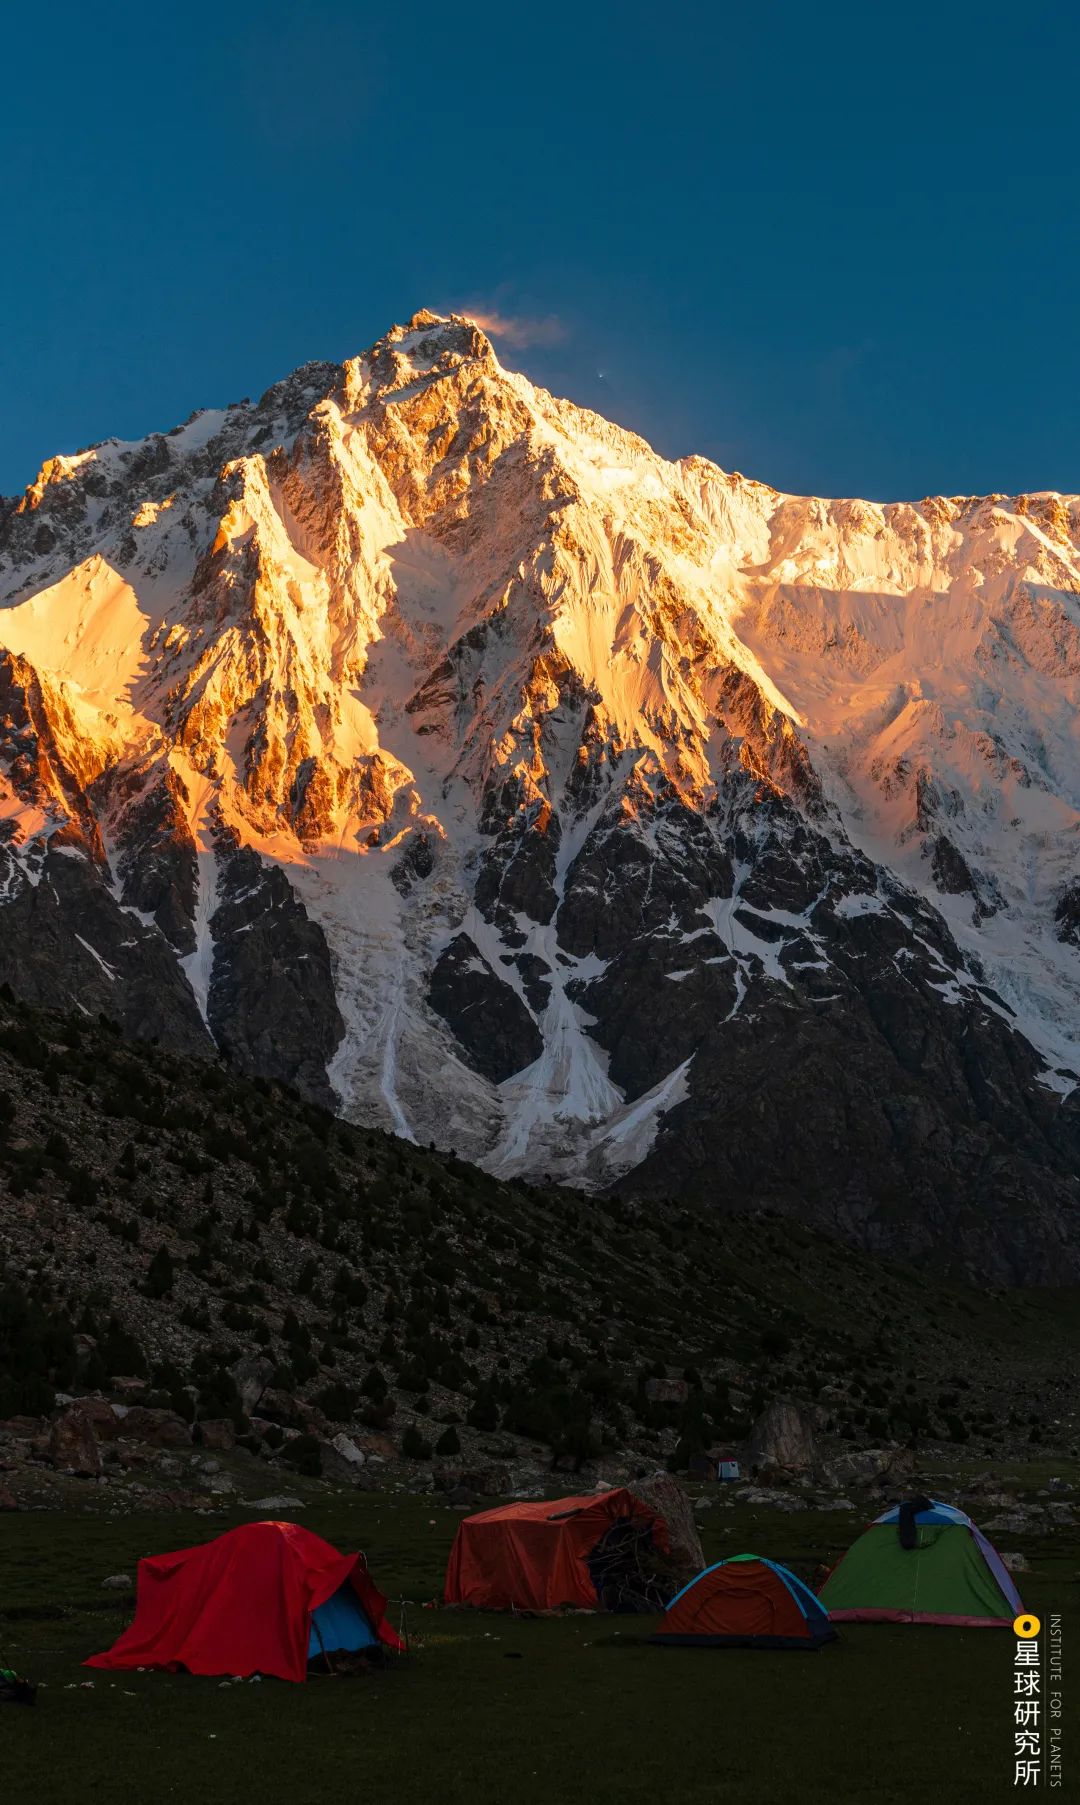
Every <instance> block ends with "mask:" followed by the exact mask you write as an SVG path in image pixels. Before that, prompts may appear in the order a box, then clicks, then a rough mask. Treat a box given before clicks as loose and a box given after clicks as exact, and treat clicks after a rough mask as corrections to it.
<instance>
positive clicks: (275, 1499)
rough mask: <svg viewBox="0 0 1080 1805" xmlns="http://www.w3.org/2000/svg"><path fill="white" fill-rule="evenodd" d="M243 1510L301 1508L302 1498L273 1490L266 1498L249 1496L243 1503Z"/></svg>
mask: <svg viewBox="0 0 1080 1805" xmlns="http://www.w3.org/2000/svg"><path fill="white" fill-rule="evenodd" d="M244 1508H245V1510H303V1508H304V1500H303V1499H302V1498H292V1497H290V1496H289V1494H288V1493H286V1492H273V1493H271V1495H270V1497H268V1498H249V1499H247V1500H246V1502H245V1505H244Z"/></svg>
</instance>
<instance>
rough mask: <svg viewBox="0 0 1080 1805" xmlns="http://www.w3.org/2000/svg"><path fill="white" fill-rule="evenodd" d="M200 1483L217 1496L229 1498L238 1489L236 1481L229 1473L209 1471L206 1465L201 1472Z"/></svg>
mask: <svg viewBox="0 0 1080 1805" xmlns="http://www.w3.org/2000/svg"><path fill="white" fill-rule="evenodd" d="M199 1484H200V1485H201V1486H203V1487H204V1488H205V1490H206V1491H208V1492H212V1493H213V1495H214V1497H215V1498H218V1497H221V1498H229V1497H231V1496H232V1494H233V1493H234V1492H235V1490H236V1481H235V1480H234V1479H230V1478H229V1475H228V1473H220V1472H213V1473H209V1472H207V1470H206V1468H205V1467H204V1468H203V1470H202V1471H201V1472H200V1474H199Z"/></svg>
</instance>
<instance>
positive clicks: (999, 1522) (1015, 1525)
mask: <svg viewBox="0 0 1080 1805" xmlns="http://www.w3.org/2000/svg"><path fill="white" fill-rule="evenodd" d="M983 1528H984V1529H993V1530H995V1531H996V1530H999V1529H1007V1530H1009V1531H1010V1532H1011V1534H1013V1535H1030V1534H1031V1531H1032V1529H1033V1528H1034V1520H1033V1518H1032V1516H1031V1513H1030V1511H1021V1510H1020V1509H1018V1508H1017V1509H1014V1510H1010V1511H1004V1512H1003V1513H1002V1515H1001V1516H1000V1517H991V1519H990V1521H989V1523H984V1524H983Z"/></svg>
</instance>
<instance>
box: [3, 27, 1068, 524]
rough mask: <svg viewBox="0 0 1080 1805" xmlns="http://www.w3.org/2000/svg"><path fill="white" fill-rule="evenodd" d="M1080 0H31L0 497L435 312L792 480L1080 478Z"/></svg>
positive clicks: (6, 163)
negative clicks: (814, 0)
mask: <svg viewBox="0 0 1080 1805" xmlns="http://www.w3.org/2000/svg"><path fill="white" fill-rule="evenodd" d="M1078 17H1080V15H1078V13H1077V9H1076V8H1075V7H1071V6H1068V5H1066V4H1065V0H1059V3H1058V4H1055V5H1040V4H1038V3H1037V0H1036V3H1035V4H1032V3H1030V0H1029V3H1028V4H1026V5H1024V6H1019V7H1018V6H1016V5H1015V3H1010V4H1009V5H1007V6H1006V5H999V4H996V3H991V4H983V5H978V6H976V5H973V4H966V3H961V4H955V3H951V0H938V3H937V4H934V5H927V4H925V3H924V0H914V3H910V0H909V3H906V4H904V5H902V6H901V5H890V4H880V5H877V6H868V5H866V4H865V3H864V4H859V5H855V4H838V5H830V4H828V3H827V0H825V3H824V4H821V5H818V6H809V5H806V4H805V3H800V4H797V5H796V4H788V3H787V0H773V3H772V4H770V5H759V6H751V5H749V4H747V3H746V0H741V3H740V4H739V5H737V6H729V5H726V4H723V3H722V0H712V3H708V4H699V3H698V0H681V4H678V5H673V6H668V7H663V6H657V5H656V4H655V0H650V4H647V5H646V4H643V3H641V0H620V3H619V4H598V3H595V0H578V3H576V4H572V5H560V6H548V7H544V6H540V7H536V6H529V7H525V6H507V5H506V4H505V0H504V4H503V5H501V6H499V7H493V6H491V5H489V4H487V3H486V0H480V3H479V4H466V5H452V4H450V3H449V0H442V3H441V4H431V3H430V0H414V3H413V4H411V5H409V6H407V7H397V6H388V5H387V6H380V7H378V8H375V7H372V6H368V5H367V4H359V3H358V4H347V3H346V0H324V3H323V4H319V3H318V0H316V4H314V5H303V4H296V3H293V4H283V3H280V0H261V3H260V4H259V5H255V6H248V7H240V8H232V9H226V8H223V7H220V6H219V5H213V6H211V5H206V4H203V3H202V0H187V3H185V4H183V5H180V4H177V5H174V6H168V7H162V6H159V7H158V8H157V9H155V8H153V7H152V6H145V5H144V6H138V7H136V6H131V5H127V4H124V3H123V0H121V3H119V4H106V5H105V6H102V7H94V6H88V5H86V4H85V0H82V3H81V4H79V5H74V4H71V0H55V3H54V4H52V5H51V6H49V7H46V8H41V7H38V8H32V7H21V8H18V9H9V10H8V13H7V16H6V18H5V26H4V41H3V54H4V62H5V68H6V81H5V84H4V104H3V106H2V107H0V155H2V168H3V180H4V189H5V197H4V222H5V224H4V239H3V253H2V255H3V265H4V271H3V275H2V276H0V409H2V418H0V491H4V492H7V493H9V494H10V493H14V492H17V491H18V490H19V489H21V488H22V486H23V485H24V484H25V483H26V482H27V481H28V480H29V479H30V478H31V477H32V476H33V474H34V473H35V471H36V470H37V468H38V466H39V464H40V463H41V460H42V459H43V458H44V457H46V456H48V455H50V454H51V453H53V452H56V451H64V450H74V449H75V448H76V447H77V446H79V445H83V444H86V443H89V442H91V441H92V440H94V439H99V438H103V437H106V436H108V435H111V434H118V435H119V436H121V437H131V436H136V435H140V434H142V433H145V432H148V431H151V430H154V429H159V428H167V427H169V426H170V425H173V424H175V423H176V422H177V421H178V420H180V419H182V418H184V417H185V416H186V415H187V414H189V413H190V412H191V410H192V409H193V408H195V407H197V406H208V405H213V404H218V403H221V402H224V401H228V400H235V399H237V398H239V397H240V396H241V395H255V394H258V393H259V392H260V391H261V390H262V389H263V388H264V387H266V386H267V385H268V384H269V383H270V382H271V381H273V380H274V379H276V378H277V377H278V376H280V375H283V374H285V373H286V372H287V371H288V370H289V369H291V368H292V367H293V366H294V365H296V364H297V363H300V362H303V361H304V360H306V359H308V358H314V357H330V358H341V357H344V356H346V355H349V354H350V353H352V352H355V351H358V350H361V349H363V348H364V347H366V346H367V345H368V344H370V343H371V342H372V340H374V339H375V338H377V337H378V336H379V335H380V334H381V333H382V332H383V331H385V330H386V328H387V327H388V326H389V325H390V324H391V323H392V322H393V321H395V320H398V319H403V318H406V317H407V316H408V315H409V314H410V313H412V312H413V311H415V309H416V308H417V307H419V306H423V305H428V306H432V307H435V308H437V309H439V310H440V311H447V310H449V309H451V308H455V307H465V308H469V307H470V306H471V307H472V308H483V309H484V310H486V311H496V312H498V313H499V314H500V315H503V316H506V317H509V318H514V319H525V320H539V321H542V322H546V324H545V326H544V327H543V329H542V330H541V332H540V338H541V339H542V340H544V341H546V342H533V343H524V344H520V345H511V344H509V343H508V342H507V340H506V339H505V338H501V339H500V338H496V345H497V348H498V349H499V350H500V353H501V354H502V356H503V358H504V361H506V362H508V363H510V364H513V365H516V366H518V367H520V368H523V369H526V370H527V371H528V372H529V374H530V375H532V376H534V377H535V378H536V379H537V380H539V381H541V382H544V383H546V384H547V385H548V386H550V387H553V388H555V389H557V390H559V391H561V392H563V393H565V394H568V395H570V396H572V397H573V398H574V399H575V400H578V401H580V402H582V403H584V404H586V405H590V406H595V407H597V408H599V409H600V410H601V411H603V412H605V413H607V414H609V415H610V416H611V417H613V418H615V419H617V420H619V421H621V422H623V423H624V424H626V425H629V426H633V427H635V428H636V429H638V430H639V431H641V432H643V433H644V434H645V435H646V436H647V437H648V438H650V439H651V440H652V442H653V443H654V444H655V445H656V446H657V448H658V449H659V450H661V451H663V452H665V453H667V454H668V455H673V456H674V455H679V454H681V453H684V452H689V451H698V452H702V453H705V454H706V455H708V456H710V457H713V458H715V459H716V460H717V461H718V462H719V463H721V464H723V465H725V466H726V467H727V468H729V469H739V470H742V471H744V472H746V473H747V474H749V475H754V476H759V477H761V478H763V479H765V480H768V481H770V482H773V483H775V484H777V486H779V487H781V488H787V489H794V490H813V491H816V492H818V493H824V494H864V495H869V496H873V497H882V498H886V497H890V496H894V497H900V496H921V495H924V494H926V493H929V492H933V491H939V490H944V491H945V492H946V493H972V492H976V491H983V490H988V489H1001V490H1006V491H1012V490H1015V489H1023V488H1028V489H1039V488H1060V489H1071V490H1080V437H1078V434H1077V430H1076V399H1077V394H1078V391H1080V330H1078V293H1080V231H1078V221H1077V210H1078V208H1077V200H1078V193H1080V184H1078V175H1080V168H1078V165H1080V125H1078V123H1077V108H1076V98H1075V96H1076V69H1077V59H1078V52H1080V23H1078ZM553 320H554V321H556V322H557V326H553V325H552V324H551V322H552V321H553ZM556 334H560V335H561V336H557V337H556ZM526 336H528V335H527V334H526ZM552 341H554V342H552ZM601 373H602V374H601Z"/></svg>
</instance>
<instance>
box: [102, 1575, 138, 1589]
mask: <svg viewBox="0 0 1080 1805" xmlns="http://www.w3.org/2000/svg"><path fill="white" fill-rule="evenodd" d="M101 1583H102V1585H103V1586H104V1587H105V1588H106V1590H107V1591H109V1592H130V1591H131V1589H132V1578H131V1574H130V1573H110V1574H109V1577H108V1579H103V1580H102V1582H101Z"/></svg>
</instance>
